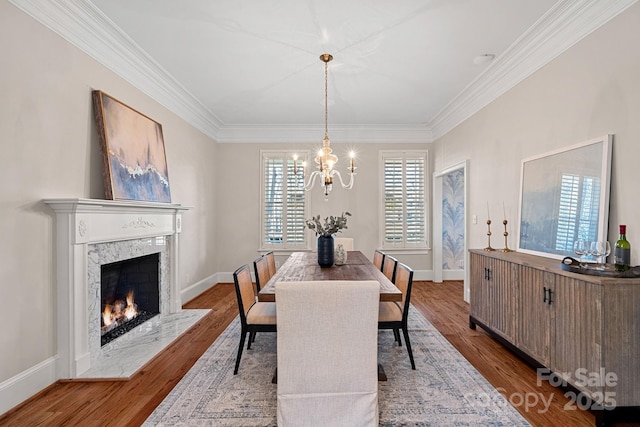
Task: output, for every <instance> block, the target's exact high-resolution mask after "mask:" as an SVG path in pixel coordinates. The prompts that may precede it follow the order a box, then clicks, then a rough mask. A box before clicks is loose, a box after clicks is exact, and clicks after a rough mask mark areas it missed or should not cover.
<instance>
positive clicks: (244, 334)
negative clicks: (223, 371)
mask: <svg viewBox="0 0 640 427" xmlns="http://www.w3.org/2000/svg"><path fill="white" fill-rule="evenodd" d="M246 336H247V331H242V332H241V333H240V345H239V346H238V355H237V356H236V368H235V369H234V370H233V375H236V374H237V373H238V368H239V367H240V358H241V357H242V347H244V340H245V338H246Z"/></svg>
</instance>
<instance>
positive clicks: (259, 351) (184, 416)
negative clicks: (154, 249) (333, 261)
mask: <svg viewBox="0 0 640 427" xmlns="http://www.w3.org/2000/svg"><path fill="white" fill-rule="evenodd" d="M409 336H410V338H411V345H412V348H413V355H414V358H415V363H416V370H415V371H414V370H412V369H411V364H410V362H409V356H408V354H407V350H406V347H405V346H404V342H403V346H402V347H398V346H397V344H396V345H394V340H393V333H392V332H391V331H380V332H379V337H378V338H379V339H378V342H379V349H378V351H379V356H378V357H379V360H380V362H381V364H382V366H383V367H384V369H385V373H386V374H387V377H388V381H386V382H379V383H378V384H379V393H378V402H379V407H380V425H381V426H528V425H529V424H528V423H527V421H526V420H524V419H523V418H522V416H521V415H520V414H519V413H518V412H517V411H516V410H515V409H514V408H513V407H512V406H511V405H510V404H509V403H508V402H507V400H506V399H505V398H504V396H502V395H501V394H500V393H498V392H497V391H496V389H495V388H494V387H493V386H491V384H489V382H487V380H485V379H484V377H483V376H482V375H480V373H479V372H478V371H477V370H476V369H475V368H474V367H473V366H471V364H470V363H469V362H467V360H466V359H465V358H464V357H462V355H461V354H460V353H459V352H458V351H457V350H456V349H455V348H453V346H452V345H451V344H450V343H449V342H448V341H447V340H446V339H445V338H444V337H443V336H442V335H441V334H440V333H439V332H438V331H437V330H436V329H435V328H434V327H433V325H431V324H430V323H429V322H428V321H427V320H426V319H425V318H424V317H423V316H422V315H421V314H420V313H418V311H417V310H416V309H415V308H414V307H411V309H410V311H409ZM239 338H240V323H239V319H238V318H236V319H235V320H234V321H233V322H232V323H231V324H230V325H229V327H228V328H227V329H226V330H225V331H224V332H223V333H222V334H221V335H220V337H218V339H217V340H216V341H215V342H214V343H213V344H212V345H211V347H209V349H208V350H207V351H206V352H205V353H204V354H203V355H202V357H201V358H200V359H199V360H198V361H197V362H196V363H195V365H194V366H193V367H192V368H191V370H190V371H189V372H188V373H187V374H186V375H185V376H184V377H183V378H182V380H181V381H180V382H179V383H178V385H176V387H175V388H174V389H173V390H172V391H171V392H170V393H169V395H168V396H167V397H166V398H165V399H164V401H163V402H162V403H161V404H160V405H159V406H158V407H157V408H156V409H155V411H154V412H153V413H152V414H151V415H150V416H149V418H148V419H147V420H146V421H145V423H144V426H230V427H233V426H242V427H249V426H275V425H276V387H277V386H276V385H275V384H272V383H271V379H272V377H273V374H274V372H275V368H276V334H275V333H259V334H258V335H257V338H256V340H255V342H254V343H253V344H252V346H251V350H248V351H247V350H246V345H245V350H244V352H243V355H242V360H241V363H240V371H239V372H238V375H233V368H234V364H235V357H236V352H237V350H238V341H239Z"/></svg>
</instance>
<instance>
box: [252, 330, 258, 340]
mask: <svg viewBox="0 0 640 427" xmlns="http://www.w3.org/2000/svg"><path fill="white" fill-rule="evenodd" d="M256 335H258V334H257V333H256V332H254V333H253V339H252V340H251V342H256Z"/></svg>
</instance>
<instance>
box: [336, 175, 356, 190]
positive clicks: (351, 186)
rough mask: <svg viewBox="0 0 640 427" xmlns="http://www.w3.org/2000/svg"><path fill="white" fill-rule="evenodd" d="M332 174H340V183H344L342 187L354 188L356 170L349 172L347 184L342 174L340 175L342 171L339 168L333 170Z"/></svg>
mask: <svg viewBox="0 0 640 427" xmlns="http://www.w3.org/2000/svg"><path fill="white" fill-rule="evenodd" d="M332 172H333V173H332V175H333V174H335V175H337V176H338V179H339V180H340V185H342V188H344V189H345V190H351V189H352V188H353V181H354V180H353V177H354V175H355V172H349V182H348V183H347V184H346V185H345V183H344V181H343V180H342V175H340V172H339V171H337V170H334V171H332Z"/></svg>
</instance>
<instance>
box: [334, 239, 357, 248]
mask: <svg viewBox="0 0 640 427" xmlns="http://www.w3.org/2000/svg"><path fill="white" fill-rule="evenodd" d="M333 244H334V247H335V248H337V247H338V245H342V247H343V248H344V250H345V251H352V250H353V237H334V239H333Z"/></svg>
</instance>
